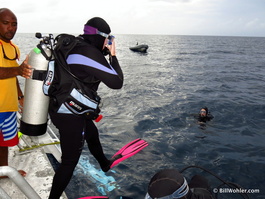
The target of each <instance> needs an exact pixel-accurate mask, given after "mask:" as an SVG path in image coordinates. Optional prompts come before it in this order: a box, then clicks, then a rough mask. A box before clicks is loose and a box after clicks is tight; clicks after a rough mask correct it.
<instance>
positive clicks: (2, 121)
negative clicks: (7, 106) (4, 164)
mask: <svg viewBox="0 0 265 199" xmlns="http://www.w3.org/2000/svg"><path fill="white" fill-rule="evenodd" d="M17 131H18V129H17V113H16V112H1V113H0V146H15V145H17V144H18V141H19V140H18V135H17Z"/></svg>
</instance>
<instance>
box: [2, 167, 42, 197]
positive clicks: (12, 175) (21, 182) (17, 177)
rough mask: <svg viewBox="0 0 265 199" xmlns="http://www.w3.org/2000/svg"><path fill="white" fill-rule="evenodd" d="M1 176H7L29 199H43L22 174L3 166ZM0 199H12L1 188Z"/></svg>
mask: <svg viewBox="0 0 265 199" xmlns="http://www.w3.org/2000/svg"><path fill="white" fill-rule="evenodd" d="M0 176H7V177H9V179H10V180H12V181H13V182H14V183H15V184H16V185H17V187H18V188H19V189H20V190H21V191H22V192H23V193H24V194H25V196H27V197H28V198H29V199H41V198H40V196H39V195H38V194H37V193H36V191H35V190H34V189H33V188H32V187H31V186H30V184H29V183H28V182H27V181H26V180H25V178H24V177H22V176H21V174H20V173H19V172H18V171H17V170H16V169H14V168H13V167H10V166H1V167H0ZM0 196H1V197H0V198H3V199H6V198H7V199H9V198H10V199H11V197H9V195H8V194H7V193H6V192H5V191H4V190H3V189H2V188H1V187H0Z"/></svg>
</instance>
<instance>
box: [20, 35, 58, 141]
mask: <svg viewBox="0 0 265 199" xmlns="http://www.w3.org/2000/svg"><path fill="white" fill-rule="evenodd" d="M35 36H36V37H37V38H39V39H41V38H42V40H41V41H40V43H39V44H38V45H37V47H35V48H34V49H33V50H32V51H31V52H30V54H29V60H28V63H29V65H31V66H32V68H33V75H32V78H30V79H26V82H25V89H24V96H25V97H24V107H23V113H22V118H21V121H20V131H21V132H22V133H23V134H25V135H29V136H39V135H43V134H45V132H46V130H47V122H48V106H49V97H48V96H46V95H44V94H43V89H42V86H43V80H44V77H45V76H46V71H47V66H48V62H49V60H51V58H52V47H53V42H54V39H53V35H52V34H50V35H49V36H48V37H42V35H41V34H40V33H36V35H35Z"/></svg>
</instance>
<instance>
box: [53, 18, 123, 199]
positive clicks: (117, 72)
mask: <svg viewBox="0 0 265 199" xmlns="http://www.w3.org/2000/svg"><path fill="white" fill-rule="evenodd" d="M110 32H111V30H110V27H109V25H108V24H107V23H106V22H105V20H103V19H102V18H99V17H95V18H92V19H90V20H88V22H87V23H86V24H85V26H84V34H83V35H80V37H81V38H83V39H84V41H85V42H86V43H87V45H83V46H78V47H75V48H73V49H72V50H71V51H70V53H69V56H68V57H67V60H66V61H67V64H68V66H69V67H70V70H71V72H72V73H73V74H74V75H75V76H77V77H78V78H79V79H81V80H90V82H93V83H87V84H86V86H87V87H88V88H90V89H92V90H93V91H95V92H96V91H97V89H98V86H99V84H100V82H103V83H104V84H105V85H106V86H108V87H109V88H112V89H120V88H121V87H122V86H123V73H122V70H121V68H120V65H119V62H118V59H117V57H116V49H115V41H113V40H112V41H111V42H110V43H108V42H109V37H110V35H109V34H110ZM106 48H108V51H109V53H110V54H109V63H108V61H107V60H106V58H105V57H104V51H105V49H106ZM66 110H67V109H66V108H65V107H63V104H58V103H57V102H56V96H55V97H54V98H51V101H50V107H49V115H50V117H51V120H52V122H53V124H54V125H55V126H56V128H58V129H59V134H60V144H61V149H62V162H61V164H60V166H59V168H58V169H57V170H56V173H55V176H54V179H53V184H52V188H51V193H50V196H49V199H59V198H60V196H61V194H62V193H63V191H64V190H65V188H66V186H67V185H68V183H69V181H70V179H71V177H72V175H73V171H74V169H75V167H76V165H77V163H78V160H79V157H80V155H81V152H82V148H83V145H84V140H85V141H86V142H87V144H88V148H89V150H90V152H91V154H92V155H93V156H94V157H95V158H96V160H97V161H98V163H99V164H100V166H101V168H102V170H103V171H105V172H106V171H108V170H109V169H110V166H111V164H112V161H111V160H109V159H107V158H106V157H105V155H104V153H103V149H102V146H101V143H100V140H99V133H98V129H97V127H96V126H95V124H94V122H93V120H92V119H87V118H85V117H79V116H76V115H74V114H72V113H71V112H69V111H68V112H67V111H66ZM63 111H64V112H63Z"/></svg>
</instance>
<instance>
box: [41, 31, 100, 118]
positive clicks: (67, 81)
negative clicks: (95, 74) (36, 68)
mask: <svg viewBox="0 0 265 199" xmlns="http://www.w3.org/2000/svg"><path fill="white" fill-rule="evenodd" d="M83 45H88V44H87V43H86V42H85V41H84V40H83V39H82V38H80V37H75V36H73V35H69V34H60V35H58V36H57V37H56V38H55V47H54V49H53V59H52V60H50V61H49V65H48V69H47V75H46V78H45V80H44V82H43V92H44V94H45V95H47V96H49V97H50V99H51V100H50V107H49V109H50V110H51V111H53V112H57V113H62V114H74V115H78V116H85V117H86V118H88V119H93V120H94V119H96V118H98V116H99V113H100V108H99V104H100V100H101V99H100V97H99V96H98V95H97V92H96V91H93V90H92V89H91V88H90V86H89V84H91V83H93V82H91V81H89V80H87V81H86V80H81V79H79V78H78V77H76V76H75V75H74V74H73V73H72V72H71V70H70V67H69V66H68V64H67V62H66V59H67V57H68V55H69V53H70V51H71V50H72V49H73V48H74V47H78V46H83Z"/></svg>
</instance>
